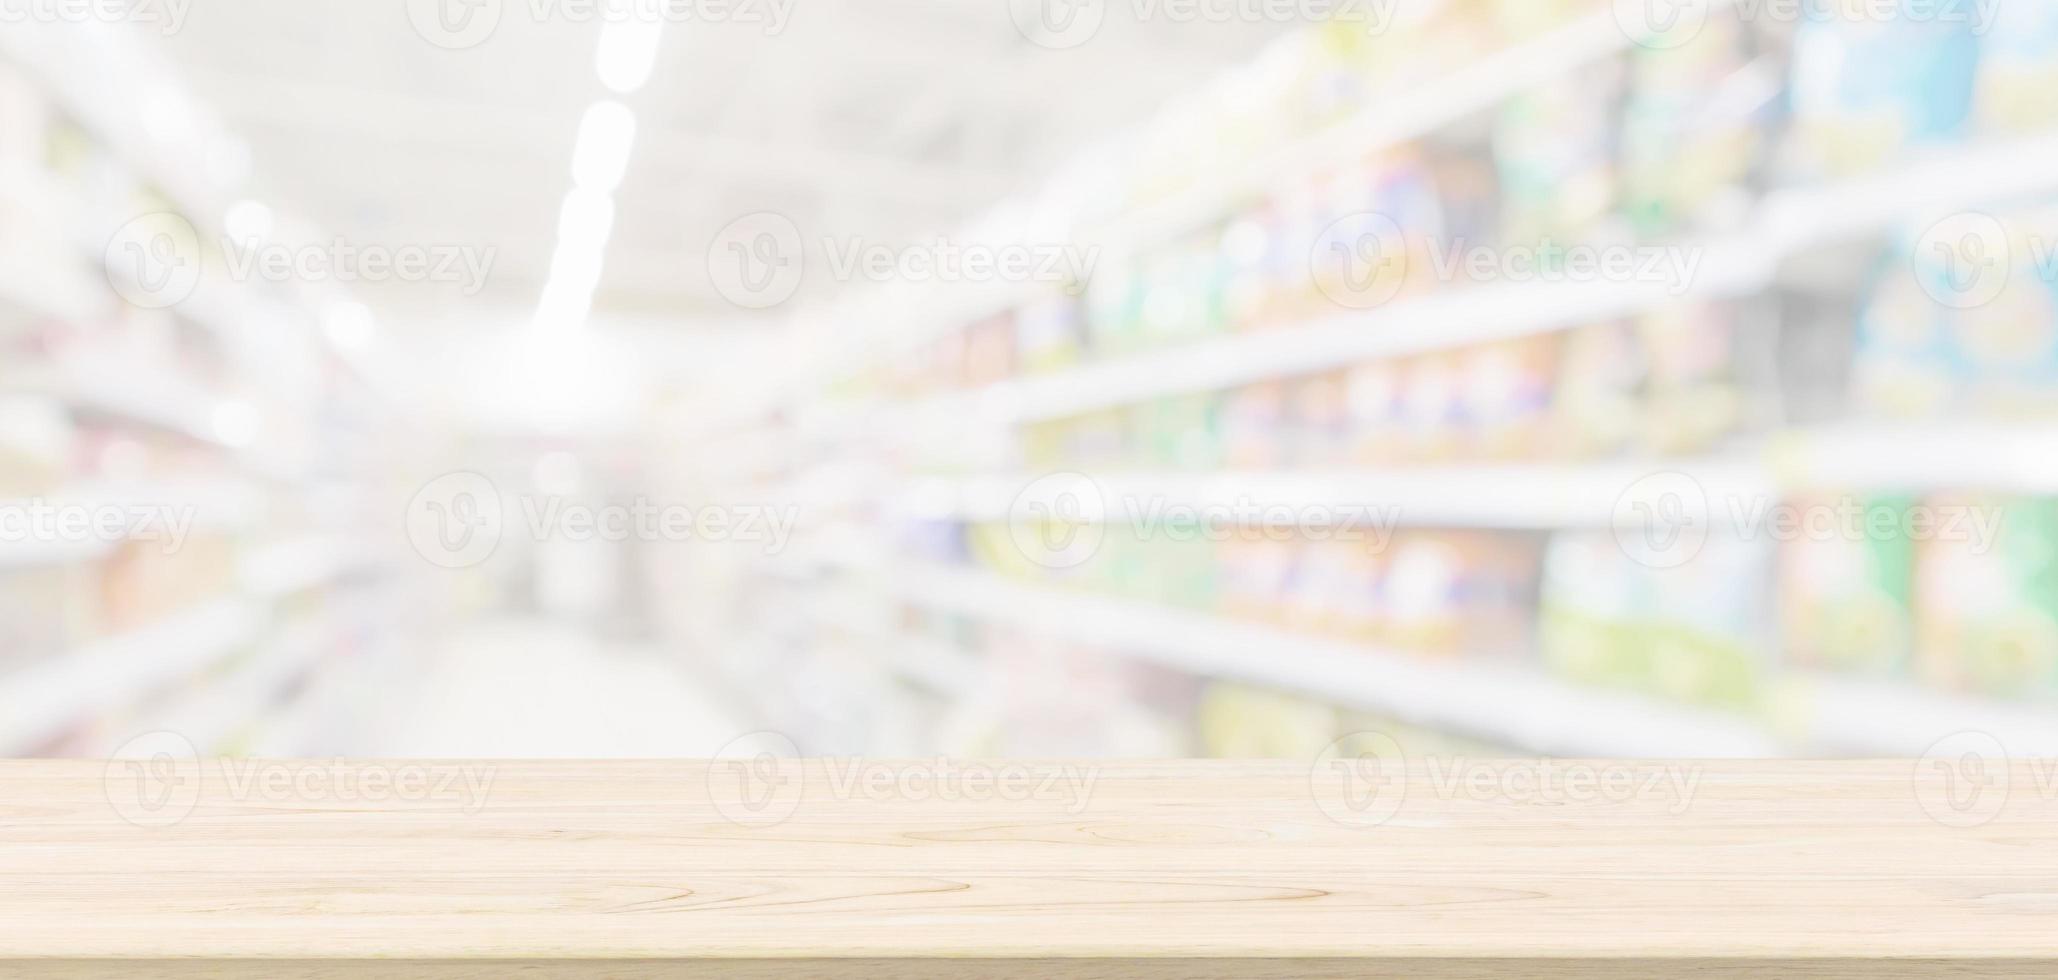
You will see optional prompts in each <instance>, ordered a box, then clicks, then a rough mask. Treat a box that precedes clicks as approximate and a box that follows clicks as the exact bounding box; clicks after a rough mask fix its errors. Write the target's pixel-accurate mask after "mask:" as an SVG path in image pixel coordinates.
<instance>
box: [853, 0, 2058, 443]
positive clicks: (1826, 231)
mask: <svg viewBox="0 0 2058 980" xmlns="http://www.w3.org/2000/svg"><path fill="white" fill-rule="evenodd" d="M1618 33H1619V32H1618ZM1947 178H1948V179H1947ZM2053 191H2058V136H2051V137H2038V138H2031V139H2020V140H2015V141H2010V142H2002V143H1995V144H1989V145H1977V146H1972V147H1967V148H1962V149H1957V150H1952V151H1948V152H1943V153H1939V154H1938V155H1936V156H1935V157H1933V158H1931V159H1925V160H1923V161H1921V162H1918V163H1916V164H1912V165H1910V166H1907V167H1904V168H1902V169H1899V170H1896V171H1893V172H1890V173H1886V174H1881V175H1875V176H1871V177H1865V178H1855V179H1852V180H1849V181H1846V182H1841V183H1835V184H1827V185H1823V186H1820V187H1812V188H1794V189H1788V190H1783V191H1779V192H1775V193H1773V194H1770V195H1768V196H1767V198H1766V200H1765V201H1764V202H1763V203H1762V205H1761V206H1760V207H1759V209H1758V210H1757V212H1756V214H1755V216H1754V217H1753V219H1752V220H1751V221H1750V222H1749V223H1748V224H1747V225H1746V226H1745V229H1744V230H1742V231H1740V232H1737V233H1734V234H1729V235H1723V236H1718V237H1714V238H1709V239H1706V240H1703V241H1699V242H1688V243H1681V244H1678V245H1676V246H1672V247H1676V248H1682V249H1691V250H1694V251H1697V252H1698V253H1699V256H1700V264H1699V267H1698V268H1699V271H1698V272H1697V274H1696V275H1695V276H1694V278H1693V279H1692V281H1691V282H1690V283H1687V284H1685V285H1684V288H1681V287H1678V286H1675V285H1673V284H1670V283H1663V282H1612V281H1598V280H1597V281H1587V282H1547V281H1527V282H1512V283H1499V284H1491V285H1482V286H1476V287H1471V288H1455V289H1450V290H1447V291H1443V292H1439V293H1436V294H1432V295H1429V296H1425V297H1421V298H1416V299H1408V300H1404V301H1400V302H1396V303H1394V304H1392V305H1390V306H1386V307H1382V308H1378V309H1373V310H1365V311H1351V312H1340V313H1337V314H1333V315H1331V316H1327V317H1324V318H1321V319H1318V320H1315V321H1311V322H1308V323H1306V324H1303V325H1300V326H1295V327H1290V328H1286V329H1280V330H1270V331H1262V332H1255V333H1241V334H1232V335H1228V336H1223V337H1218V338H1212V339H1207V340H1199V341H1194V342H1190V343H1185V344H1180V345H1176V346H1168V347H1166V348H1164V349H1162V350H1156V351H1151V352H1147V353H1138V354H1132V355H1128V356H1124V357H1120V358H1116V359H1112V360H1108V361H1102V362H1097V363H1089V364H1086V365H1083V366H1080V367H1076V368H1071V369H1067V370H1064V371H1060V372H1057V373H1053V374H1049V375H1044V376H1039V377H1027V378H1020V379H1015V380H1010V381H1005V382H1001V383H999V384H995V385H991V386H988V387H986V388H982V389H978V390H974V391H968V392H961V393H953V394H949V395H941V396H935V397H932V398H928V399H922V400H917V401H914V402H908V403H888V404H877V405H872V406H869V407H860V408H859V409H858V410H857V411H851V410H849V408H848V407H847V406H840V407H837V408H834V409H828V408H824V409H823V412H822V413H823V414H826V415H831V416H834V417H835V418H836V419H837V420H838V422H837V424H839V425H847V426H850V427H852V428H877V427H893V428H905V429H912V430H914V431H921V432H936V433H948V432H952V431H963V430H964V429H965V428H966V427H968V426H973V427H980V428H997V427H1004V426H1008V425H1014V424H1020V423H1023V422H1035V421H1040V420H1047V419H1052V418H1063V417H1067V416H1072V415H1079V414H1084V413H1087V412H1092V411H1096V410H1099V409H1105V408H1112V407H1116V406H1121V405H1129V404H1135V403H1137V402H1142V401H1147V400H1149V399H1152V398H1160V397H1165V396H1169V395H1179V394H1188V393H1194V392H1206V391H1218V390H1223V389H1227V388H1233V387H1236V386H1239V385H1245V384H1250V383H1253V382H1257V381H1264V380H1268V379H1273V378H1281V377H1293V376H1296V375H1306V374H1313V373H1318V372H1321V371H1325V370H1332V369H1336V368H1341V367H1347V366H1349V365H1352V364H1357V363H1361V362H1364V361H1369V360H1376V359H1379V358H1387V357H1398V356H1405V355H1409V354H1417V353H1424V352H1429V351H1436V350H1449V349H1453V348H1458V347H1464V346H1469V345H1473V344H1479V343H1486V342H1491V341H1495V340H1505V339H1510V338H1514V337H1522V336H1529V335H1533V334H1538V333H1546V332H1550V331H1554V330H1561V329H1564V328H1567V327H1572V326H1576V325H1579V324H1582V323H1590V322H1594V321H1597V320H1606V319H1611V318H1617V317H1624V316H1631V315H1634V314H1637V313H1643V312H1648V311H1651V310H1654V309H1659V308H1661V307H1663V306H1665V305H1668V304H1673V303H1680V302H1689V301H1693V300H1708V299H1720V298H1725V297H1733V296H1739V295H1745V294H1749V293H1752V292H1756V291H1759V290H1762V289H1764V288H1765V287H1767V286H1768V285H1770V284H1771V283H1772V282H1773V281H1774V280H1775V278H1776V276H1777V275H1778V273H1779V270H1780V269H1781V267H1782V265H1783V264H1784V263H1785V262H1786V261H1788V260H1789V259H1792V258H1794V257H1797V256H1802V255H1806V254H1809V253H1811V252H1813V251H1815V250H1818V249H1822V248H1825V247H1829V246H1833V245H1837V244H1840V243H1843V242H1845V241H1848V240H1851V239H1856V238H1863V237H1866V236H1875V235H1879V234H1883V233H1886V232H1888V231H1891V230H1893V229H1895V228H1898V227H1903V226H1905V225H1906V224H1907V223H1909V222H1913V221H1919V220H1922V219H1924V218H1925V217H1931V218H1933V217H1936V216H1940V215H1942V214H1947V213H1950V212H1953V211H1962V210H1968V209H1972V208H1976V207H1980V206H1985V205H1991V204H1995V203H1998V202H2005V201H2008V200H2010V199H2012V198H2019V197H2022V196H2025V195H2030V194H2036V193H2048V192H2053ZM1206 199H1207V200H1208V201H1209V202H1210V203H1211V204H1212V205H1213V206H1216V207H1218V208H1221V209H1223V210H1218V211H1217V212H1216V216H1217V217H1219V216H1220V215H1221V214H1222V213H1224V211H1226V207H1227V205H1226V204H1225V203H1224V202H1225V201H1227V200H1230V198H1225V197H1223V196H1220V195H1211V196H1208V197H1207V198H1206ZM1194 207H1198V205H1194ZM962 325H963V322H960V323H959V326H962Z"/></svg>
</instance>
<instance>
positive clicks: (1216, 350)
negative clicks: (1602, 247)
mask: <svg viewBox="0 0 2058 980" xmlns="http://www.w3.org/2000/svg"><path fill="white" fill-rule="evenodd" d="M1707 249H1708V251H1707V258H1706V260H1705V262H1704V264H1703V265H1702V270H1703V272H1702V274H1701V275H1699V276H1697V277H1696V278H1695V279H1694V281H1693V282H1692V283H1690V284H1688V285H1687V286H1686V287H1684V288H1681V287H1676V286H1674V285H1671V284H1668V283H1662V282H1645V283H1622V282H1605V281H1596V282H1519V283H1500V284H1494V285H1485V286H1477V287H1472V288H1463V289H1452V290H1447V291H1443V292H1439V293H1436V294H1433V295H1430V296H1426V297H1423V298H1420V299H1411V300H1406V301H1402V302H1399V303H1395V304H1394V305H1392V306H1389V307H1385V308H1382V309H1376V310H1366V311H1353V312H1348V313H1339V314H1336V315H1332V316H1329V317H1326V318H1323V319H1320V320H1317V321H1314V322H1311V323H1308V324H1306V325H1302V326H1297V327H1289V328H1283V329H1278V330H1267V331H1258V332H1251V333H1239V334H1232V335H1229V336H1224V337H1220V338H1217V339H1212V340H1203V341H1196V342H1192V343H1187V344H1182V345H1179V346H1176V347H1169V348H1166V349H1164V350H1161V351H1156V352H1152V353H1144V354H1134V355H1130V356H1127V357H1123V358H1119V359H1116V360H1111V361H1106V362H1101V363H1095V364H1089V365H1087V366H1084V367H1078V368H1073V369H1070V370H1066V371H1062V372H1059V373H1056V374H1051V375H1047V376H1042V377H1031V378H1023V379H1019V380H1014V381H1007V382H1002V383H1000V384H996V385H993V386H990V387H987V388H983V389H979V390H976V391H972V392H966V393H961V394H952V395H945V396H939V397H935V398H931V399H927V400H923V401H917V402H914V403H912V404H909V405H905V406H896V407H889V408H887V409H886V410H885V411H884V412H883V413H882V414H883V415H884V418H883V419H879V418H871V419H861V420H860V421H861V424H862V425H864V426H866V427H874V426H881V425H886V426H912V427H916V428H918V429H920V430H921V431H949V430H950V429H952V428H954V427H962V426H964V425H967V424H977V425H983V426H988V427H997V426H1006V425H1012V424H1018V423H1022V422H1034V421H1039V420H1046V419H1055V418H1065V417H1070V416H1076V415H1083V414H1086V413H1089V412H1093V411H1097V410H1099V409H1104V408H1113V407H1116V406H1121V405H1129V404H1134V403H1137V402H1142V401H1147V400H1149V399H1153V398H1162V397H1165V396H1169V395H1180V394H1188V393H1194V392H1209V391H1220V390H1223V389H1228V388H1234V387H1237V386H1240V385H1246V384H1251V383H1254V382H1258V381H1266V380H1270V379H1274V378H1283V377H1294V376H1297V375H1307V374H1314V373H1319V372H1321V371H1326V370H1331V369H1335V368H1341V367H1347V366H1350V365H1353V364H1358V363H1361V362H1364V361H1370V360H1377V359H1380V358H1389V357H1401V356H1405V355H1409V354H1417V353H1423V352H1426V351H1434V350H1445V349H1450V348H1454V347H1463V346H1467V345H1471V344H1480V343H1487V342H1490V341H1495V340H1507V339H1511V338H1515V337H1524V336H1529V335H1532V334H1538V333H1547V332H1550V331H1554V330H1561V329H1565V328H1568V327H1573V326H1577V325H1580V324H1583V323H1591V322H1594V321H1596V320H1606V319H1611V318H1615V317H1621V316H1628V315H1631V314H1634V313H1638V312H1641V311H1645V310H1650V309H1654V308H1657V307H1660V306H1663V305H1665V304H1668V303H1675V302H1681V301H1684V300H1688V299H1693V298H1713V297H1726V296H1736V295H1741V294H1744V293H1747V292H1750V291H1752V290H1754V289H1757V288H1760V287H1762V286H1763V285H1764V284H1765V283H1766V282H1768V281H1769V280H1770V277H1771V275H1772V273H1773V270H1774V268H1775V267H1774V266H1773V265H1772V264H1770V263H1768V262H1766V261H1765V254H1764V253H1763V251H1762V250H1759V249H1756V248H1753V247H1751V246H1749V245H1748V244H1746V243H1742V242H1727V241H1725V242H1724V243H1721V244H1714V245H1709V246H1707Z"/></svg>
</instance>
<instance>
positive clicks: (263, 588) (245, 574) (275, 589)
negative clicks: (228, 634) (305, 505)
mask: <svg viewBox="0 0 2058 980" xmlns="http://www.w3.org/2000/svg"><path fill="white" fill-rule="evenodd" d="M368 564H369V561H368V559H367V556H366V555H365V553H364V549H363V548H361V547H359V546H358V544H357V543H356V542H353V541H350V540H347V539H344V538H338V537H334V536H331V535H308V536H306V537H300V538H293V539H290V540H286V541H280V542H277V543H275V544H271V545H266V546H264V547H262V548H258V549H256V550H254V551H252V552H251V553H250V554H248V555H246V556H245V557H244V558H243V561H242V564H241V566H240V567H239V568H238V569H237V578H238V579H239V580H240V581H241V582H242V585H243V590H244V591H245V592H247V593H249V594H251V595H253V596H258V597H262V598H267V599H279V598H284V597H287V596H291V595H294V594H296V593H300V592H306V591H308V590H310V589H317V588H320V587H322V586H325V585H329V584H331V583H334V582H336V581H338V580H340V579H343V578H344V577H346V576H349V575H351V574H353V573H355V572H356V571H358V570H359V569H362V568H365V567H367V565H368Z"/></svg>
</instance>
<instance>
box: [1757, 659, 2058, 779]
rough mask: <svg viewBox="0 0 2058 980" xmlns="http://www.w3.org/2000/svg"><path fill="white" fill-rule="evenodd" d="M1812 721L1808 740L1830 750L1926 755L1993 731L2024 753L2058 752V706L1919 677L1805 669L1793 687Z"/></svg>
mask: <svg viewBox="0 0 2058 980" xmlns="http://www.w3.org/2000/svg"><path fill="white" fill-rule="evenodd" d="M1787 696H1788V698H1789V699H1791V700H1792V701H1793V702H1794V705H1793V706H1794V707H1795V708H1796V709H1797V711H1798V713H1799V714H1800V715H1801V716H1803V717H1805V718H1806V719H1807V720H1806V722H1805V727H1804V735H1805V739H1806V741H1807V742H1808V743H1809V744H1812V745H1817V746H1822V747H1824V748H1826V749H1829V750H1831V751H1855V752H1865V753H1872V754H1877V755H1894V756H1909V757H1914V756H1920V755H1922V754H1924V753H1925V752H1928V751H1929V750H1930V749H1931V748H1932V747H1934V746H1935V745H1936V743H1937V742H1938V741H1940V740H1942V739H1944V738H1946V737H1948V736H1951V735H1956V734H1959V733H1962V732H1980V733H1984V734H1987V735H1991V736H1993V737H1994V738H1995V739H1996V740H1997V741H1999V742H2000V743H2001V745H2002V747H2003V748H2004V749H2005V750H2006V751H2007V752H2008V753H2009V754H2010V755H2011V756H2015V757H2017V758H2032V757H2058V705H2053V704H2048V703H2047V704H2042V705H2037V704H2022V703H2006V702H1999V701H1994V700H1991V699H1987V698H1976V697H1968V696H1965V695H1959V694H1950V693H1946V692H1941V691H1932V690H1927V689H1925V688H1922V687H1920V686H1917V685H1916V684H1915V683H1914V682H1912V681H1905V680H1899V681H1884V680H1867V679H1862V678H1850V677H1837V676H1835V675H1831V674H1822V673H1805V674H1800V675H1797V676H1795V677H1794V678H1792V681H1791V683H1790V685H1789V690H1788V693H1787Z"/></svg>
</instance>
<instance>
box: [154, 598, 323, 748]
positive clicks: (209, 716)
mask: <svg viewBox="0 0 2058 980" xmlns="http://www.w3.org/2000/svg"><path fill="white" fill-rule="evenodd" d="M333 635H334V627H333V626H332V625H331V624H329V623H328V622H326V621H324V620H322V619H319V618H310V619H305V620H301V621H298V622H295V623H293V624H291V625H288V626H286V627H284V628H282V629H280V630H279V631H278V633H277V634H276V636H275V637H273V638H272V639H271V640H270V641H268V642H267V643H265V644H264V648H263V650H262V652H260V653H258V654H257V655H256V656H254V657H252V658H251V659H250V660H249V661H248V662H246V663H244V664H242V665H241V666H240V667H238V668H236V669H235V670H234V671H233V672H231V673H229V674H228V675H227V676H225V677H223V678H222V679H221V680H219V681H217V682H215V683H213V684H211V685H209V686H207V687H206V688H204V689H203V690H201V691H199V692H197V693H196V694H194V695H192V696H190V697H186V698H183V699H180V700H179V701H178V702H176V703H174V704H172V705H170V706H168V707H167V708H165V709H164V710H162V711H158V712H154V713H153V714H152V715H151V717H150V720H149V722H148V726H147V727H148V729H149V730H152V731H169V732H177V733H179V734H180V735H181V736H183V737H185V738H186V739H187V740H188V741H190V742H192V743H193V744H194V745H195V746H196V747H198V748H199V750H200V751H202V752H204V753H208V754H213V753H214V752H216V751H219V750H220V748H221V746H223V745H224V744H225V743H227V742H228V741H229V740H230V739H232V738H234V737H235V736H236V735H237V733H238V732H239V731H241V730H243V729H244V728H246V727H248V726H250V725H252V724H255V723H256V722H257V720H258V719H259V718H260V717H261V716H262V715H264V713H265V712H266V711H267V710H268V709H269V708H270V707H271V706H272V705H273V704H274V702H275V701H276V700H277V699H278V695H279V692H280V691H281V690H283V689H285V688H286V687H288V686H289V685H291V684H292V683H293V681H294V679H295V678H297V677H299V676H300V675H301V674H303V673H305V672H306V671H307V670H308V669H309V668H310V667H312V666H313V665H314V664H315V663H316V662H318V661H319V660H320V659H321V657H322V654H323V653H324V652H326V651H327V650H328V649H329V643H330V642H331V640H332V639H333Z"/></svg>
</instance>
